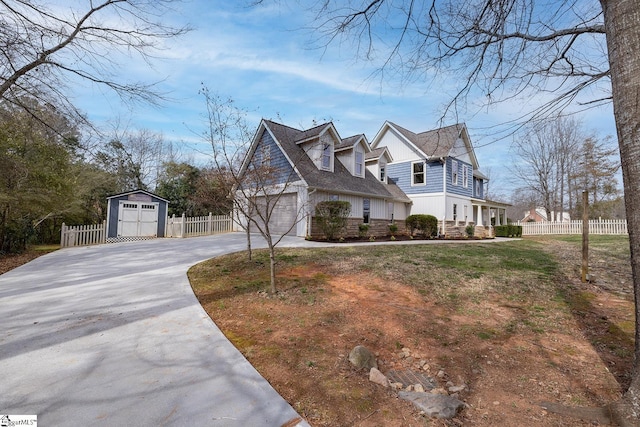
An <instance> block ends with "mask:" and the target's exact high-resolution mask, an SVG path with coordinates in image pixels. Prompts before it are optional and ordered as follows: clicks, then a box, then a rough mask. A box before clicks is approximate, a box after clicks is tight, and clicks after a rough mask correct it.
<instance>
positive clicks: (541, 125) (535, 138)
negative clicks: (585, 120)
mask: <svg viewBox="0 0 640 427" xmlns="http://www.w3.org/2000/svg"><path fill="white" fill-rule="evenodd" d="M584 140H585V137H584V135H583V133H582V131H581V128H580V123H579V122H578V121H577V120H576V119H574V118H572V117H553V118H551V119H548V120H544V121H540V122H535V123H531V124H530V125H529V126H527V127H526V129H525V131H524V132H521V133H519V134H518V136H517V137H516V138H515V139H514V142H513V150H514V153H515V155H516V158H517V160H516V161H515V162H514V166H513V173H514V175H515V176H517V177H518V179H519V181H520V182H521V183H525V185H526V187H527V188H528V189H529V190H531V191H533V192H535V193H537V194H538V199H539V200H540V201H541V206H542V207H543V208H544V209H545V211H546V215H547V220H548V221H561V220H562V218H563V213H564V211H565V209H566V206H565V200H566V198H567V199H568V195H569V194H570V191H569V190H570V179H571V178H572V177H574V176H575V173H574V172H573V171H574V169H575V168H576V160H577V157H576V153H577V152H578V150H579V147H580V146H581V144H582V142H583V141H584Z"/></svg>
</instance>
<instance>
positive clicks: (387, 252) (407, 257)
mask: <svg viewBox="0 0 640 427" xmlns="http://www.w3.org/2000/svg"><path fill="white" fill-rule="evenodd" d="M302 265H314V266H315V267H316V268H317V269H318V270H319V271H320V273H318V274H315V275H314V276H313V277H311V278H307V277H305V278H304V280H302V279H300V278H296V277H289V276H288V275H287V274H284V276H283V275H282V274H281V275H280V277H279V278H278V284H277V286H278V289H280V290H286V289H292V288H302V289H304V290H301V291H299V292H298V295H301V296H303V297H304V298H306V299H307V301H308V302H309V303H313V301H315V299H310V297H311V296H313V295H315V294H316V290H317V289H318V288H322V286H323V285H324V284H325V283H326V282H327V281H328V280H329V279H330V278H331V277H333V276H337V275H342V274H347V275H348V274H364V273H366V274H372V275H376V276H379V277H381V278H383V279H384V278H387V279H389V280H393V281H397V282H400V283H402V284H405V285H408V286H411V287H414V288H415V289H416V290H417V291H418V292H419V293H420V294H421V295H424V297H425V299H434V298H435V300H437V301H438V302H440V303H443V304H447V305H457V304H461V303H462V302H465V301H481V300H482V299H483V298H484V297H485V295H486V294H487V293H500V294H503V295H505V296H506V297H507V298H508V299H510V300H512V301H528V300H529V299H530V298H531V297H532V296H536V298H538V297H545V296H548V298H549V299H552V298H553V296H554V295H555V294H556V290H555V288H554V283H553V277H554V275H555V274H556V273H557V271H558V265H557V263H556V262H555V261H554V260H553V258H552V257H551V256H550V255H549V254H548V253H546V252H545V251H544V250H543V246H542V244H541V243H538V242H535V241H528V240H520V241H513V242H501V243H480V244H462V243H461V244H443V245H397V246H396V245H384V246H351V247H347V246H337V247H333V248H320V249H300V248H282V249H278V250H277V266H276V268H277V272H280V273H282V272H285V273H286V271H287V270H289V269H293V268H296V267H298V266H302ZM268 266H269V262H268V254H267V252H266V251H254V257H253V260H252V261H249V260H248V259H247V257H246V254H245V253H244V252H241V253H237V254H231V255H227V256H224V257H222V258H216V259H215V260H212V261H209V262H205V263H203V264H200V265H198V266H195V267H194V268H193V269H192V270H191V271H190V277H191V276H193V279H194V280H196V281H197V280H198V277H201V278H202V279H203V280H207V281H208V283H207V286H209V287H213V288H215V287H217V288H218V289H217V292H218V293H219V292H224V289H229V288H233V289H235V290H236V291H242V292H252V291H257V290H261V289H263V290H266V289H268V285H269V267H268ZM214 278H215V279H214ZM210 279H214V280H210ZM216 283H217V284H216ZM213 288H212V289H210V290H211V291H212V292H216V290H215V289H213Z"/></svg>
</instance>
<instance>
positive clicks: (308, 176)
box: [243, 120, 411, 237]
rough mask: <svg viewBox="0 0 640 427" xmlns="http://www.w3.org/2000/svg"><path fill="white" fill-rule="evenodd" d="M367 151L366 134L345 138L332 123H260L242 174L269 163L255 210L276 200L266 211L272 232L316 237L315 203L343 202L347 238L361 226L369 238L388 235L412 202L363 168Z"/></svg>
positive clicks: (264, 121) (368, 149) (366, 158)
mask: <svg viewBox="0 0 640 427" xmlns="http://www.w3.org/2000/svg"><path fill="white" fill-rule="evenodd" d="M370 152H371V149H370V145H369V143H368V141H367V139H366V137H365V136H364V135H355V136H351V137H348V138H344V139H343V138H341V137H340V135H339V134H338V131H337V130H336V128H335V126H334V125H333V123H325V124H322V125H319V126H315V127H313V128H310V129H306V130H300V129H295V128H292V127H289V126H285V125H282V124H279V123H275V122H272V121H270V120H262V121H261V122H260V125H259V126H258V130H257V131H256V134H255V136H254V139H253V141H252V144H251V147H250V149H249V151H248V154H247V156H246V158H245V162H244V164H243V171H245V172H246V171H249V170H251V165H269V168H270V169H271V171H272V175H273V176H272V178H271V181H270V183H269V188H266V187H267V186H265V188H263V189H262V190H261V191H262V192H263V193H264V194H259V193H257V194H256V195H255V196H256V203H255V205H256V206H258V207H260V206H268V205H269V203H268V202H267V201H266V199H267V198H270V200H271V201H274V200H275V203H274V205H273V206H270V207H269V209H273V211H272V214H271V215H269V217H270V221H269V230H270V232H271V233H274V234H280V233H287V234H291V235H296V236H302V237H304V236H309V235H320V230H318V229H317V227H316V226H315V224H314V223H313V216H314V209H315V205H316V203H318V202H320V201H324V200H343V201H348V202H349V203H350V204H351V214H350V217H349V225H348V229H349V234H351V235H353V234H357V230H358V225H359V224H363V223H364V224H369V226H370V228H371V232H372V233H373V234H387V232H388V226H389V224H390V223H391V221H392V220H393V219H394V218H399V219H401V220H404V219H405V218H406V216H407V215H408V212H409V210H410V204H411V199H409V198H408V197H407V196H406V195H405V194H404V193H403V192H402V191H400V190H399V189H398V188H397V186H396V185H394V184H389V183H386V181H381V180H380V179H379V178H378V176H376V175H374V174H373V173H372V172H371V171H370V170H369V169H368V168H367V162H369V163H371V161H370V160H371V159H370V158H369V157H368V155H369V153H370ZM254 169H256V168H254ZM248 185H250V184H248ZM274 195H275V196H274ZM261 198H263V199H264V203H261V200H260V199H261ZM263 218H264V216H263ZM256 219H257V218H256ZM258 221H259V219H258Z"/></svg>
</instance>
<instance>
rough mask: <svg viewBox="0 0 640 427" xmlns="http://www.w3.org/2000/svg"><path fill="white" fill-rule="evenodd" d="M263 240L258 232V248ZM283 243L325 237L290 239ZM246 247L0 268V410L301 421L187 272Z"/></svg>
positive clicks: (122, 247)
mask: <svg viewBox="0 0 640 427" xmlns="http://www.w3.org/2000/svg"><path fill="white" fill-rule="evenodd" d="M495 241H499V240H498V239H496V240H493V241H492V242H495ZM261 242H262V240H261V239H259V238H258V237H257V236H256V237H254V247H259V246H264V243H262V244H261ZM438 242H442V243H444V242H443V241H411V242H403V243H404V244H436V243H438ZM471 242H477V241H470V243H471ZM482 242H487V241H482ZM391 243H394V242H391ZM397 243H399V242H397ZM397 243H396V244H397ZM361 244H367V243H359V245H361ZM280 246H305V247H309V246H327V245H324V244H319V243H313V242H307V241H305V240H304V239H301V238H286V239H285V240H284V241H283V242H282V244H281V245H280ZM243 249H245V236H244V235H243V234H238V233H234V234H225V235H219V236H210V237H198V238H191V239H157V240H148V241H141V242H130V243H122V244H112V245H100V246H91V247H80V248H69V249H62V250H59V251H56V252H53V253H51V254H48V255H45V256H43V257H40V258H38V259H36V260H34V261H32V262H30V263H28V264H26V265H24V266H22V267H19V268H17V269H15V270H13V271H10V272H8V273H5V274H3V275H0V414H14V415H38V421H39V422H40V423H41V425H43V426H63V425H77V426H89V425H109V426H128V425H140V426H163V425H171V426H281V425H282V424H284V423H287V422H289V421H291V420H295V419H297V418H298V414H297V413H296V411H295V410H294V409H293V408H292V407H291V406H290V405H289V404H288V403H287V402H286V401H285V400H284V399H283V398H282V397H281V396H280V395H279V394H278V393H277V392H276V391H275V390H274V389H273V388H272V387H271V386H270V385H269V383H268V382H267V381H266V380H265V379H264V378H262V376H260V374H258V372H257V371H256V370H255V369H254V368H253V367H252V366H251V365H250V364H249V362H247V360H246V359H245V358H244V357H243V356H242V355H241V354H240V353H239V352H238V351H237V350H236V349H235V347H233V345H232V344H231V343H230V342H229V341H228V340H227V339H226V338H225V337H224V335H223V334H222V333H221V332H220V330H219V329H218V328H217V326H216V325H215V324H214V323H213V322H212V321H211V320H210V319H209V317H208V315H207V314H206V312H205V311H204V310H203V309H202V307H201V306H200V304H199V303H198V301H197V299H196V298H195V296H194V295H193V292H192V290H191V287H190V286H189V282H188V280H187V276H186V272H187V269H188V268H189V267H190V266H192V265H193V264H196V263H198V262H200V261H202V260H205V259H209V258H212V257H215V256H219V255H223V254H225V253H230V252H236V251H240V250H243ZM290 425H291V426H294V425H299V426H307V425H308V424H307V423H306V422H305V421H300V422H299V424H296V422H293V423H291V424H290Z"/></svg>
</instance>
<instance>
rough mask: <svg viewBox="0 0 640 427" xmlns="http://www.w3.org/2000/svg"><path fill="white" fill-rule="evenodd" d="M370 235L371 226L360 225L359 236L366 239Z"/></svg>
mask: <svg viewBox="0 0 640 427" xmlns="http://www.w3.org/2000/svg"><path fill="white" fill-rule="evenodd" d="M368 235H369V224H359V225H358V236H360V237H361V238H365V237H367V236H368Z"/></svg>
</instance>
